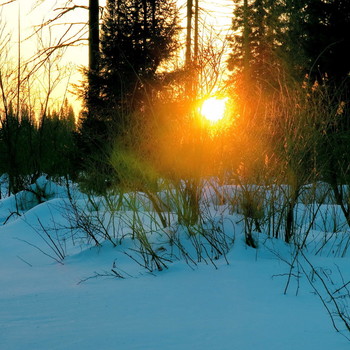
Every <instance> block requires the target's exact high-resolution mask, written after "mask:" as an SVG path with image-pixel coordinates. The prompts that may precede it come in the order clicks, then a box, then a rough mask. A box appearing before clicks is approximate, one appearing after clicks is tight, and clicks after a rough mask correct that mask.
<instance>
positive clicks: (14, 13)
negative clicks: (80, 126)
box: [0, 0, 234, 111]
mask: <svg viewBox="0 0 350 350" xmlns="http://www.w3.org/2000/svg"><path fill="white" fill-rule="evenodd" d="M7 1H8V0H0V4H3V3H6V2H7ZM38 2H40V0H39V1H38V0H16V1H15V2H13V3H11V4H8V5H6V6H4V7H2V9H1V17H0V18H1V20H0V23H1V25H2V26H3V25H6V28H7V31H8V32H9V33H11V43H10V46H11V55H12V56H13V57H14V58H15V60H17V57H18V40H19V39H20V40H21V58H22V61H23V62H24V61H25V60H26V59H28V58H30V57H33V56H34V55H35V54H36V53H37V52H38V49H39V46H40V45H38V41H40V40H42V42H43V44H44V45H45V46H50V44H52V43H56V42H57V40H59V38H60V37H61V35H62V33H64V32H65V31H66V29H67V25H66V24H62V23H80V24H77V25H74V28H72V31H71V33H73V32H76V31H77V30H79V29H81V28H82V25H81V24H82V23H86V22H87V20H88V12H87V11H86V10H83V9H78V10H74V11H71V12H70V13H69V14H67V15H66V16H65V17H64V18H63V19H61V20H60V21H59V22H57V24H56V25H55V26H53V27H52V28H51V29H50V30H48V29H46V30H45V31H44V32H43V33H42V35H34V36H32V37H31V38H29V39H27V38H28V37H29V36H30V35H31V34H32V33H33V28H35V26H38V25H40V24H41V23H44V22H45V21H47V20H49V19H52V18H54V17H55V15H56V14H57V13H58V11H55V8H59V7H60V6H62V4H64V3H65V2H66V0H41V2H40V5H39V6H35V5H37V4H38ZM178 2H179V6H180V7H181V6H182V7H185V4H186V0H178ZM74 3H75V4H77V5H86V3H87V1H86V0H75V1H74ZM104 4H105V0H100V5H101V6H103V5H104ZM200 6H201V7H202V9H203V11H202V13H201V18H202V23H201V25H200V30H202V31H203V28H204V27H205V28H206V29H205V30H207V29H213V30H214V31H216V32H221V33H222V37H223V38H224V37H225V35H226V34H227V33H228V31H229V28H230V24H231V17H232V11H233V6H234V2H233V0H200ZM19 15H20V16H19ZM19 17H20V23H19V20H18V18H19ZM183 17H185V10H183ZM58 23H61V24H58ZM182 23H184V24H183V25H184V26H185V22H182ZM19 27H20V28H21V37H20V38H19V36H18V28H19ZM80 36H82V37H85V38H87V34H86V31H85V30H84V31H83V32H81V33H80ZM59 64H60V65H61V66H63V67H66V69H68V70H69V72H68V73H67V78H65V79H62V83H61V86H60V87H59V88H57V89H56V90H57V91H58V96H62V93H63V92H62V91H63V90H66V88H67V84H68V83H69V82H70V83H74V84H76V83H79V81H80V80H81V74H80V73H79V71H78V69H77V68H78V67H79V66H86V65H87V64H88V48H87V41H84V42H81V45H80V46H77V47H71V48H69V49H67V50H66V51H65V53H64V55H63V56H62V58H61V60H60V62H59ZM42 79H43V80H44V79H45V78H42ZM69 96H70V97H69V98H70V99H72V100H73V101H72V103H74V105H75V109H76V111H77V110H78V109H79V108H80V104H79V102H77V101H74V97H73V95H69Z"/></svg>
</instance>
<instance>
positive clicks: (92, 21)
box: [89, 0, 100, 73]
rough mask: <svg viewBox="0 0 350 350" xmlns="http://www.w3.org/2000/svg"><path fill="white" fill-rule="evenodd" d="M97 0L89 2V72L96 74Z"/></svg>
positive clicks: (97, 50)
mask: <svg viewBox="0 0 350 350" xmlns="http://www.w3.org/2000/svg"><path fill="white" fill-rule="evenodd" d="M99 45H100V36H99V0H89V71H90V73H96V72H98V61H99Z"/></svg>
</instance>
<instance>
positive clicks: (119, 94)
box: [100, 0, 178, 118]
mask: <svg viewBox="0 0 350 350" xmlns="http://www.w3.org/2000/svg"><path fill="white" fill-rule="evenodd" d="M176 20H177V16H176V6H175V2H174V1H173V0H167V1H164V0H163V1H161V0H142V1H137V0H126V1H121V0H109V1H107V5H106V12H105V16H104V18H103V22H102V28H101V74H100V79H101V91H100V92H101V95H100V96H101V100H102V102H103V103H102V104H103V106H104V107H105V108H107V109H109V110H111V109H112V110H113V111H114V112H117V114H119V117H120V118H121V114H123V116H124V117H125V116H127V115H128V114H129V113H130V112H132V111H133V110H134V109H135V108H137V106H139V105H140V101H141V100H142V96H143V95H144V93H145V91H148V88H149V86H150V85H152V83H153V82H154V81H155V80H156V78H157V74H156V72H157V69H158V67H159V66H160V64H161V63H162V62H163V61H165V60H166V59H168V58H169V57H170V55H171V54H172V53H173V52H174V50H175V48H176V46H177V44H176V42H175V40H174V39H175V35H176V33H177V30H178V28H177V24H176Z"/></svg>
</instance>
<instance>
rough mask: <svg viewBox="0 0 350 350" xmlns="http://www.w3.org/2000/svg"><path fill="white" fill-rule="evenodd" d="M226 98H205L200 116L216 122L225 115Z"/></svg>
mask: <svg viewBox="0 0 350 350" xmlns="http://www.w3.org/2000/svg"><path fill="white" fill-rule="evenodd" d="M226 102H227V98H221V99H219V98H217V97H210V98H208V99H206V100H205V101H204V102H203V104H202V106H201V108H200V112H201V114H202V116H203V117H204V118H205V119H207V120H208V121H210V122H212V123H216V122H218V121H219V120H221V119H222V118H223V117H224V116H225V110H226Z"/></svg>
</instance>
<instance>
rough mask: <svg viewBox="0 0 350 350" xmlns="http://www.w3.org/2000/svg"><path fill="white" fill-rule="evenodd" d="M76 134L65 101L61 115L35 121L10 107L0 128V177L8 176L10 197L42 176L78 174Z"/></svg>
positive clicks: (48, 115) (22, 110) (43, 116)
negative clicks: (2, 175) (0, 175)
mask: <svg viewBox="0 0 350 350" xmlns="http://www.w3.org/2000/svg"><path fill="white" fill-rule="evenodd" d="M75 130H76V122H75V116H74V112H73V109H72V107H71V106H70V105H69V104H68V102H67V100H66V101H65V103H64V106H63V108H62V109H61V111H60V112H57V111H55V110H53V111H52V112H50V111H48V112H47V113H45V114H44V115H42V116H41V117H40V118H38V119H37V116H35V115H34V113H33V112H30V111H29V110H28V109H26V108H22V109H21V111H20V114H18V113H17V111H15V110H14V108H13V106H12V104H10V105H9V108H8V109H6V110H5V112H4V113H3V115H2V118H1V128H0V173H1V174H7V176H8V191H9V194H11V193H17V192H19V191H21V190H24V189H26V188H27V187H28V185H29V184H31V183H34V182H35V181H36V179H37V178H38V177H39V176H41V175H42V174H46V175H48V176H51V177H53V178H59V177H63V176H71V177H73V176H74V174H76V172H77V171H78V169H77V166H76V165H77V164H76V162H75V159H74V157H75V153H76V147H75V145H76V141H75V139H76V137H75Z"/></svg>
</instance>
